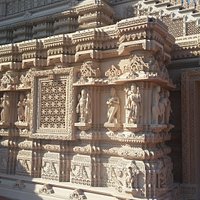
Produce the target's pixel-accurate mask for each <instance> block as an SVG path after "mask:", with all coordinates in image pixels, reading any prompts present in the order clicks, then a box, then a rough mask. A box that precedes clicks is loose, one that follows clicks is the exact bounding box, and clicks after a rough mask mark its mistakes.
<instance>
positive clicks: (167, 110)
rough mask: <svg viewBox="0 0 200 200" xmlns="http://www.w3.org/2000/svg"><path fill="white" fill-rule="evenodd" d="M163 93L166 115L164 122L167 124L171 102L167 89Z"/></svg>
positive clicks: (170, 111)
mask: <svg viewBox="0 0 200 200" xmlns="http://www.w3.org/2000/svg"><path fill="white" fill-rule="evenodd" d="M165 95H166V96H165V99H166V112H165V117H166V124H169V118H170V114H171V113H172V108H171V102H170V100H169V91H166V93H165Z"/></svg>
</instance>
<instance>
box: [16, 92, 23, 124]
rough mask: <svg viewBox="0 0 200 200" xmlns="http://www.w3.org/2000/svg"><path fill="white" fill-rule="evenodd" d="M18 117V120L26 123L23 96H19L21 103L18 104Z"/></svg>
mask: <svg viewBox="0 0 200 200" xmlns="http://www.w3.org/2000/svg"><path fill="white" fill-rule="evenodd" d="M17 115H18V117H17V120H18V121H19V122H24V121H25V99H24V95H23V94H20V96H19V102H18V104H17Z"/></svg>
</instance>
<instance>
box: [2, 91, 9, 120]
mask: <svg viewBox="0 0 200 200" xmlns="http://www.w3.org/2000/svg"><path fill="white" fill-rule="evenodd" d="M0 107H1V108H2V109H1V122H3V123H8V122H9V108H10V102H9V96H8V95H7V94H4V95H3V97H2V98H1V104H0Z"/></svg>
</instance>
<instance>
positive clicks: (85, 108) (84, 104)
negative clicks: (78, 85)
mask: <svg viewBox="0 0 200 200" xmlns="http://www.w3.org/2000/svg"><path fill="white" fill-rule="evenodd" d="M76 112H77V113H79V122H82V123H91V121H92V119H91V100H90V96H89V94H88V93H87V91H86V90H85V89H82V90H81V94H80V97H79V102H78V104H77V106H76Z"/></svg>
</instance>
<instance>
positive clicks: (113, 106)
mask: <svg viewBox="0 0 200 200" xmlns="http://www.w3.org/2000/svg"><path fill="white" fill-rule="evenodd" d="M119 103H120V102H119V97H118V96H117V94H116V90H115V89H114V88H111V97H110V98H109V100H108V101H107V102H106V104H107V105H108V111H107V117H108V121H107V123H119V117H120V105H119Z"/></svg>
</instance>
